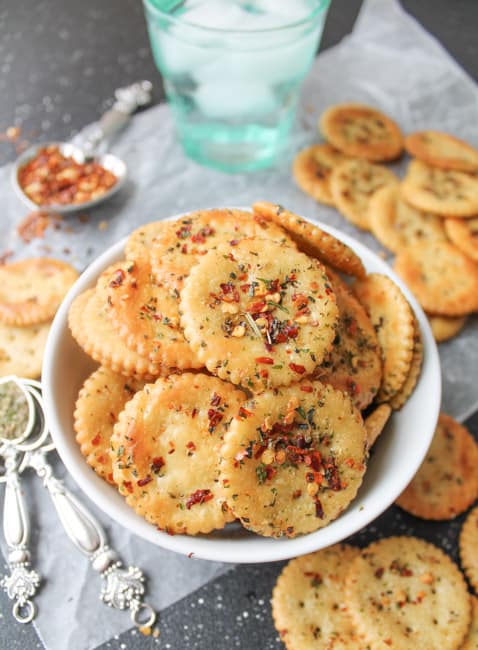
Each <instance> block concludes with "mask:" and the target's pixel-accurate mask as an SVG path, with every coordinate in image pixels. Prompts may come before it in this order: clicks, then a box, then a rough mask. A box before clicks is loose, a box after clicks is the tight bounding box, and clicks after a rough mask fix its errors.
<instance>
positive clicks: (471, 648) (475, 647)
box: [461, 596, 478, 650]
mask: <svg viewBox="0 0 478 650" xmlns="http://www.w3.org/2000/svg"><path fill="white" fill-rule="evenodd" d="M471 611H472V617H471V625H470V629H469V630H468V634H467V635H466V639H465V643H464V644H463V646H462V647H461V650H478V598H477V597H476V596H472V597H471Z"/></svg>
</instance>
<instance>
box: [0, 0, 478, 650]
mask: <svg viewBox="0 0 478 650" xmlns="http://www.w3.org/2000/svg"><path fill="white" fill-rule="evenodd" d="M339 101H363V102H366V103H367V102H368V103H370V104H372V105H374V106H378V107H380V108H382V109H383V110H385V111H386V112H387V113H389V114H390V115H391V116H392V117H394V118H395V119H396V120H398V122H399V123H400V125H401V126H402V128H403V129H404V130H405V131H411V130H414V129H418V128H436V129H441V130H445V131H449V132H451V133H454V134H455V135H457V136H459V137H463V138H465V139H467V140H469V141H470V142H471V143H472V144H474V145H475V146H476V145H478V140H477V136H476V132H475V130H476V124H477V123H478V90H477V87H476V85H475V84H474V83H473V82H472V80H471V79H470V78H469V77H468V76H467V75H466V74H465V73H464V72H463V70H462V69H461V68H460V67H459V66H458V65H457V64H456V62H454V61H453V60H452V59H451V57H450V56H449V55H448V54H447V53H446V52H445V51H444V49H443V48H442V47H441V46H440V45H439V43H437V41H436V40H435V39H434V38H433V37H431V36H430V35H429V34H428V33H426V32H425V31H424V30H423V28H422V27H421V26H420V25H418V24H417V23H416V22H415V20H414V19H412V18H411V17H410V16H408V15H407V14H405V13H404V12H403V10H402V9H401V8H400V6H399V4H398V3H397V2H395V1H394V0H366V1H365V3H364V5H363V8H362V10H361V13H360V15H359V18H358V20H357V23H356V26H355V28H354V31H353V33H352V34H351V35H350V36H348V37H347V38H345V39H344V40H343V41H342V42H341V43H340V44H339V45H338V46H336V47H334V48H332V49H330V50H328V51H326V52H324V53H322V54H321V55H320V56H319V57H318V59H317V61H316V62H315V64H314V67H313V69H312V71H311V73H310V75H309V77H308V79H307V82H306V84H305V86H304V91H303V96H302V102H301V110H300V114H299V119H298V125H297V128H296V131H295V133H294V136H293V139H292V143H291V147H290V150H289V152H288V155H286V156H284V159H283V160H282V161H280V163H279V164H278V165H277V166H276V167H275V168H274V169H271V170H267V171H264V172H261V173H255V174H247V175H235V176H229V175H225V174H221V173H219V172H215V171H212V170H208V169H206V168H203V167H200V166H198V165H196V164H195V163H194V162H192V161H190V160H188V159H187V158H185V156H184V155H183V153H182V150H181V148H180V146H179V144H178V143H177V141H176V138H175V135H174V129H173V124H172V118H171V115H170V112H169V109H168V108H167V106H165V105H161V106H157V107H155V108H153V109H150V110H148V111H145V112H143V113H142V114H140V115H138V116H136V117H135V118H134V119H133V121H132V124H131V125H130V126H129V127H128V128H127V130H126V131H125V132H124V133H123V134H122V135H121V136H120V137H119V138H118V139H117V140H116V141H115V142H114V144H113V145H112V147H111V149H112V150H113V151H114V152H116V153H118V154H119V155H120V156H122V157H123V158H124V159H125V160H126V161H127V163H128V166H129V171H130V180H129V182H128V185H127V187H126V188H124V190H123V191H122V192H121V193H120V194H119V195H118V196H117V197H115V198H114V199H113V200H112V201H111V202H109V203H108V204H105V205H104V206H103V207H101V208H98V209H97V210H96V211H94V212H91V213H90V214H89V215H88V217H89V221H88V222H87V223H83V222H82V221H81V220H80V219H79V218H78V217H75V216H74V217H68V218H67V219H66V220H65V222H64V223H63V224H62V227H61V228H60V230H58V231H51V232H48V236H47V238H46V239H45V241H42V240H35V241H34V242H32V243H31V244H29V245H25V244H23V243H22V242H21V241H20V240H19V239H18V237H17V236H16V235H15V233H14V230H15V226H16V224H17V223H18V222H19V221H20V220H21V219H22V218H23V217H24V215H25V209H24V208H23V206H22V205H21V204H20V202H19V201H18V199H17V198H16V197H15V196H14V195H13V192H12V190H11V188H10V184H9V175H10V171H11V168H10V166H8V165H7V166H5V167H3V168H2V169H0V193H1V196H2V217H1V219H2V251H4V250H6V249H12V250H14V251H15V253H16V255H15V257H16V258H17V259H18V258H21V257H29V256H33V255H37V254H39V255H44V254H45V253H48V254H50V255H53V256H55V257H59V258H62V259H65V260H66V261H69V262H71V263H73V264H74V265H75V266H76V267H77V268H78V269H83V268H84V267H85V266H86V265H87V264H88V263H89V262H91V261H92V260H93V259H94V258H95V257H96V256H97V255H98V254H99V253H101V252H102V251H103V250H105V248H107V247H108V246H110V245H111V244H113V243H114V242H116V241H117V240H118V239H119V238H121V237H123V236H124V235H126V234H128V233H129V232H130V231H131V230H132V229H134V228H135V227H136V226H138V225H140V224H142V223H145V222H147V221H152V220H155V219H161V218H163V217H167V216H170V215H173V214H176V213H179V212H183V211H188V210H193V209H198V208H204V207H213V206H214V207H218V206H221V205H223V206H228V205H233V206H234V205H235V206H239V205H250V204H251V203H252V202H253V201H255V200H259V199H264V200H271V201H274V202H277V203H281V204H284V205H286V206H287V207H290V208H291V209H292V210H294V211H296V212H298V213H299V214H303V215H306V216H308V217H311V218H317V219H320V220H322V221H324V222H326V223H329V224H331V225H333V226H335V227H338V228H341V229H342V230H343V231H344V232H347V233H349V234H351V235H353V236H355V237H357V238H358V239H360V240H362V241H363V242H364V243H365V244H367V245H368V246H370V247H371V248H372V249H375V250H381V247H380V246H379V245H378V244H377V243H376V241H375V240H374V238H373V237H372V236H370V235H368V234H364V233H361V232H359V231H358V230H356V229H355V228H354V227H353V226H352V225H351V224H349V223H348V222H346V221H345V220H344V219H343V218H342V217H341V216H340V215H339V214H338V213H337V212H336V211H335V210H334V209H332V208H326V207H324V206H321V205H318V204H316V203H315V202H314V201H313V200H312V199H310V198H308V197H306V196H305V195H304V194H302V192H301V191H300V190H298V189H297V188H296V187H295V186H294V183H293V181H292V179H291V174H290V163H291V160H292V157H293V155H294V153H295V152H296V151H297V150H298V149H299V148H300V147H302V146H305V145H306V144H308V143H310V142H313V141H317V140H318V136H317V133H316V128H315V124H316V121H317V117H318V115H319V114H320V112H321V111H322V110H323V109H324V108H325V107H326V106H328V105H330V104H333V103H335V102H339ZM397 171H398V172H399V173H402V172H403V165H399V166H397ZM102 222H106V226H107V227H106V229H103V226H104V224H102ZM100 224H101V225H100ZM45 244H47V245H48V247H49V249H48V250H45V248H44V247H45ZM2 251H0V252H2ZM477 333H478V323H477V320H476V318H473V319H470V321H469V323H468V325H467V326H466V328H465V330H464V331H463V332H462V333H461V334H460V336H459V337H458V338H456V339H455V340H454V341H452V342H450V343H446V344H442V345H441V346H440V357H441V361H442V369H443V386H444V391H443V392H444V397H443V409H444V410H446V411H447V412H448V413H450V414H451V415H454V416H455V417H457V418H458V419H463V418H465V417H466V416H467V415H468V414H469V413H471V412H473V411H474V410H476V409H477V408H478V395H477V391H476V383H477V379H478V345H477ZM57 467H58V468H59V470H61V463H60V462H57ZM67 483H68V484H69V485H70V487H72V488H73V489H75V490H76V488H75V487H74V486H73V485H72V482H71V480H68V479H67ZM26 487H27V497H28V500H29V502H30V503H31V504H32V505H33V507H34V513H35V515H34V522H33V524H34V525H33V535H32V545H33V548H35V547H37V548H38V552H35V553H34V555H33V560H34V563H35V566H36V567H37V568H38V569H39V570H40V572H41V573H42V575H43V576H44V577H45V583H44V585H43V588H42V590H41V592H40V593H39V595H38V597H37V603H38V607H39V614H38V618H37V619H36V622H35V625H36V627H37V630H38V631H39V634H40V636H41V638H42V639H43V641H44V643H45V646H46V647H47V648H48V649H49V650H63V649H64V648H68V649H69V650H89V649H92V648H94V647H96V646H97V645H98V644H100V643H102V642H104V641H107V640H108V639H110V638H111V637H112V636H113V635H115V634H119V633H121V632H122V631H124V630H126V629H128V628H129V627H130V620H129V617H128V615H127V614H126V613H119V612H114V611H112V610H109V609H108V608H107V607H105V606H103V605H101V604H100V603H99V602H98V593H99V588H100V580H99V577H98V575H97V574H95V572H94V571H92V570H91V568H90V567H89V564H88V561H87V560H86V559H85V558H83V557H81V556H79V555H78V554H77V552H76V551H75V550H74V549H73V547H72V546H71V544H70V542H69V540H68V539H67V538H66V537H65V536H64V535H63V533H62V531H61V529H60V527H59V525H58V524H57V522H56V516H55V513H54V510H53V508H52V506H51V505H50V503H49V500H48V497H47V495H46V494H44V492H43V489H41V488H40V485H39V483H38V481H37V480H33V479H32V478H31V477H29V480H28V484H27V486H26ZM76 491H77V490H76ZM82 498H83V499H85V500H86V497H84V496H82ZM88 505H90V506H91V503H90V502H88ZM91 507H92V509H93V511H94V512H95V514H96V515H97V516H98V518H99V519H100V520H101V521H102V522H103V524H104V525H105V527H106V529H107V532H108V534H109V536H110V538H111V541H112V543H113V546H114V547H115V548H116V549H117V550H118V551H119V552H120V553H121V554H122V555H123V557H124V558H125V560H127V561H129V562H132V563H136V564H138V565H139V566H141V567H142V568H143V569H144V570H145V572H146V573H147V574H148V577H149V581H148V585H149V597H148V600H149V601H150V602H151V603H152V604H153V605H154V606H155V607H156V608H157V609H158V610H161V609H162V608H164V607H166V606H167V605H169V604H171V603H173V602H175V601H176V600H177V599H179V598H182V597H183V596H185V595H186V594H188V593H190V592H192V591H193V590H195V589H196V588H198V587H199V586H200V585H202V584H204V583H206V582H208V581H209V580H211V579H213V578H214V577H216V576H218V575H219V574H221V573H222V572H224V571H226V570H227V568H228V567H227V566H226V565H220V564H214V563H210V562H205V561H200V560H188V559H187V558H184V557H182V556H179V555H176V554H174V553H171V552H168V551H164V550H162V549H159V548H156V547H154V546H152V545H151V544H148V543H147V542H144V541H142V540H139V539H137V538H135V537H133V536H132V535H130V534H129V533H127V532H125V531H124V530H122V529H121V528H120V527H119V526H117V525H116V524H113V523H112V522H111V521H110V520H108V518H107V517H105V516H104V515H103V514H102V513H100V512H99V511H97V510H96V509H95V508H94V507H93V506H91ZM3 551H4V552H5V548H4V547H3ZM4 615H8V612H6V613H4Z"/></svg>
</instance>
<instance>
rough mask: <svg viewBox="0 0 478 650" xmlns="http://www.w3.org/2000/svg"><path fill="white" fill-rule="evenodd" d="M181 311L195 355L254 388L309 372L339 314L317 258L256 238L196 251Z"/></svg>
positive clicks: (329, 340)
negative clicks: (202, 253) (197, 258)
mask: <svg viewBox="0 0 478 650" xmlns="http://www.w3.org/2000/svg"><path fill="white" fill-rule="evenodd" d="M180 312H181V324H182V326H183V328H184V334H185V336H186V339H187V340H188V341H189V343H190V345H191V347H192V348H193V350H194V352H195V353H196V355H197V357H198V359H199V361H201V362H202V363H204V364H205V365H206V367H207V369H208V370H209V371H210V372H212V373H213V374H216V375H218V376H219V377H221V378H222V379H227V380H229V381H231V382H232V383H234V384H241V385H243V386H247V387H249V388H251V389H255V390H258V389H263V388H265V387H269V386H280V385H287V384H290V383H291V382H293V381H297V380H299V379H301V377H302V376H304V375H307V374H310V373H311V372H312V371H313V370H314V368H315V366H316V365H317V364H318V363H320V362H321V361H322V359H323V357H324V355H325V354H326V353H327V352H328V350H329V349H330V346H331V345H332V341H333V339H334V336H335V325H336V320H337V317H338V309H337V305H336V302H335V295H334V292H333V291H332V288H331V286H330V283H329V279H328V277H327V275H326V273H325V270H324V268H323V267H322V266H321V265H320V264H319V262H317V261H316V260H311V259H310V258H309V257H307V256H306V255H304V253H300V252H299V251H297V250H295V249H293V248H290V247H289V246H285V245H284V244H279V243H277V242H274V241H270V240H261V239H254V240H252V239H251V240H249V239H248V240H242V241H240V242H239V243H238V244H237V245H235V246H230V245H226V246H224V245H222V246H219V247H218V248H217V249H216V250H211V251H209V253H208V254H207V255H205V256H204V257H202V258H201V260H200V261H199V263H198V264H197V265H196V266H194V267H193V268H192V270H191V273H190V275H189V276H188V278H187V279H186V281H185V284H184V289H183V291H182V292H181V303H180Z"/></svg>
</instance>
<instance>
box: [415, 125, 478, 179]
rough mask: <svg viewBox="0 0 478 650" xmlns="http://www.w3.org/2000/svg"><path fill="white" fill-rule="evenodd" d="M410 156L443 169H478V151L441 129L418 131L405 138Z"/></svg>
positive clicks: (464, 170)
mask: <svg viewBox="0 0 478 650" xmlns="http://www.w3.org/2000/svg"><path fill="white" fill-rule="evenodd" d="M405 149H406V150H407V151H408V153H409V154H410V156H412V157H413V158H418V159H419V160H422V161H423V162H425V163H427V164H428V165H432V166H433V167H440V168H441V169H456V170H457V171H462V172H476V171H478V151H477V150H476V149H474V148H473V147H470V145H469V144H467V143H466V142H463V140H460V139H458V138H455V137H454V136H452V135H449V134H448V133H442V132H440V131H417V132H416V133H410V135H407V137H406V138H405Z"/></svg>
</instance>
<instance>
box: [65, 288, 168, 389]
mask: <svg viewBox="0 0 478 650" xmlns="http://www.w3.org/2000/svg"><path fill="white" fill-rule="evenodd" d="M68 325H69V327H70V330H71V334H72V336H73V338H74V339H75V340H76V342H77V343H78V345H79V346H80V347H81V348H83V350H84V351H85V352H86V354H88V355H89V356H90V357H92V358H93V359H94V360H95V361H97V362H98V363H99V364H100V365H102V366H106V367H107V368H110V370H113V371H114V372H119V373H121V374H122V375H126V376H127V377H131V376H136V377H138V378H140V379H145V380H150V379H154V378H155V377H158V376H160V375H161V374H163V373H166V374H168V373H169V372H173V371H172V370H171V369H170V368H164V367H162V366H160V365H159V364H154V363H151V361H149V359H147V358H145V357H141V356H140V355H139V354H137V353H136V352H134V351H133V350H130V349H129V348H128V347H127V345H126V344H125V343H124V342H123V341H122V340H121V339H120V338H119V337H118V335H117V333H116V331H115V329H114V328H113V325H112V324H111V322H110V320H109V318H108V315H107V312H106V305H105V302H104V300H103V299H102V298H101V297H100V296H99V295H98V293H97V291H96V290H95V289H88V290H87V291H84V292H83V293H82V294H80V295H79V296H77V297H76V298H75V300H74V301H73V303H72V304H71V307H70V311H69V313H68Z"/></svg>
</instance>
